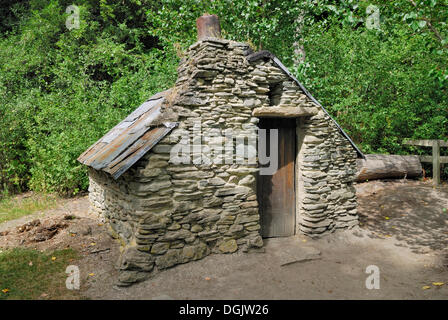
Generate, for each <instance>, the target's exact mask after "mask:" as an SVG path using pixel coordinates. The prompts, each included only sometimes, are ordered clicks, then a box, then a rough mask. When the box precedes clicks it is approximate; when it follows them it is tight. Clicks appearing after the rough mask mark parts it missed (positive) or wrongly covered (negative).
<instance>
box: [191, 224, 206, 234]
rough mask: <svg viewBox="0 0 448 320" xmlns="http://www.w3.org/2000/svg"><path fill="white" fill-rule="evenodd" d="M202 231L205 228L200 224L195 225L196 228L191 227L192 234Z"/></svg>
mask: <svg viewBox="0 0 448 320" xmlns="http://www.w3.org/2000/svg"><path fill="white" fill-rule="evenodd" d="M202 230H204V228H202V227H201V226H200V225H198V224H195V225H194V226H192V227H191V232H194V233H197V232H201V231H202Z"/></svg>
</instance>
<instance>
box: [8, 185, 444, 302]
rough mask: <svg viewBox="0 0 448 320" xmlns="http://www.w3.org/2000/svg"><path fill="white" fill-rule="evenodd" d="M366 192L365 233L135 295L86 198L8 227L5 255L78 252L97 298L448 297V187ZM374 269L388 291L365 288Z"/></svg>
mask: <svg viewBox="0 0 448 320" xmlns="http://www.w3.org/2000/svg"><path fill="white" fill-rule="evenodd" d="M357 191H358V202H359V207H358V211H359V215H360V226H359V227H356V228H353V229H351V230H347V231H338V232H335V233H333V234H331V235H328V236H325V237H323V238H321V239H317V240H315V239H310V238H308V237H306V236H303V235H298V236H295V237H289V238H275V239H274V238H273V239H265V252H264V253H251V254H243V253H241V254H240V253H235V254H230V255H224V254H222V255H210V256H208V257H206V258H205V259H202V260H199V261H194V262H190V263H187V264H183V265H178V266H176V267H174V268H171V269H168V270H166V271H163V272H160V273H158V274H155V275H154V276H152V277H151V278H150V279H149V280H147V281H145V282H142V283H139V284H136V285H133V286H131V287H128V288H119V287H116V286H115V281H116V279H117V271H116V270H115V268H114V264H115V262H116V260H117V257H118V255H119V247H118V244H117V243H116V242H115V240H112V239H111V238H110V237H109V236H108V235H107V233H106V231H105V230H106V229H105V226H104V225H103V223H102V221H101V220H100V219H99V218H98V217H96V216H92V215H90V214H89V213H88V199H87V197H79V198H76V199H71V200H64V201H63V202H61V204H60V206H59V207H57V208H56V209H52V210H49V211H46V212H42V213H38V214H34V215H31V216H27V217H24V218H21V219H17V220H14V221H9V222H6V223H4V224H1V225H0V235H1V234H3V236H0V248H7V247H14V246H27V247H31V248H36V249H38V250H45V249H50V250H52V249H60V248H65V247H73V248H75V249H77V250H78V251H79V252H81V259H80V260H79V261H77V262H76V264H77V265H78V266H79V267H80V270H81V281H82V284H81V291H82V295H83V296H84V297H86V298H89V299H447V298H448V250H447V249H448V246H447V244H448V225H447V224H448V212H447V208H448V186H447V185H443V186H442V187H440V188H433V187H432V186H431V184H430V183H429V182H420V181H411V180H395V181H372V182H367V183H362V184H358V186H357ZM36 219H39V223H37V222H36ZM33 221H34V222H33ZM29 222H33V223H32V224H30V225H28V227H27V226H26V224H27V223H29ZM24 225H25V228H23V226H24ZM20 227H22V229H25V230H22V229H19V228H20ZM54 230H57V231H56V232H55V231H54ZM46 238H48V239H46ZM370 265H375V266H377V267H378V268H379V271H380V289H367V288H366V279H367V277H368V276H369V274H367V273H366V268H367V267H368V266H370ZM434 283H436V285H434ZM442 283H443V284H442ZM423 288H425V289H423Z"/></svg>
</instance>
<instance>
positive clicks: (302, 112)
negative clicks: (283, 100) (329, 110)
mask: <svg viewBox="0 0 448 320" xmlns="http://www.w3.org/2000/svg"><path fill="white" fill-rule="evenodd" d="M318 112H319V109H318V108H317V107H260V108H255V109H254V110H253V111H252V115H253V116H254V117H273V118H297V117H305V116H313V115H315V114H317V113H318Z"/></svg>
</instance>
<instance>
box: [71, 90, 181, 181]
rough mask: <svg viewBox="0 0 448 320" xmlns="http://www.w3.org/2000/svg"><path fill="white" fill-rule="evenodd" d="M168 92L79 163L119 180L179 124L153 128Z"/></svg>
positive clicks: (132, 116)
mask: <svg viewBox="0 0 448 320" xmlns="http://www.w3.org/2000/svg"><path fill="white" fill-rule="evenodd" d="M168 93H169V90H167V91H164V92H160V93H158V94H156V95H154V96H152V97H151V98H149V99H148V100H147V101H145V102H144V103H143V104H142V105H141V106H140V107H138V108H137V109H135V110H134V111H133V112H132V113H131V114H130V115H129V116H127V117H126V118H125V119H124V120H123V121H121V122H120V123H119V124H117V125H116V126H115V127H114V128H112V129H111V130H110V131H109V132H108V133H107V134H106V135H104V136H103V137H102V138H101V139H100V140H98V141H97V142H96V143H95V144H93V145H92V146H91V147H90V148H88V149H87V150H86V151H85V152H84V153H83V154H81V155H80V156H79V158H78V161H79V162H81V163H83V164H85V165H87V166H89V167H92V168H94V169H96V170H102V171H105V172H108V173H110V174H111V175H112V177H114V179H117V178H118V177H120V176H121V175H122V174H123V173H124V172H125V171H126V170H127V169H129V168H130V167H131V166H132V165H133V164H134V163H136V162H137V161H138V160H139V159H140V158H141V157H143V156H144V155H145V154H146V153H147V152H148V151H149V150H151V148H152V147H153V146H155V145H156V144H157V142H159V141H160V140H161V139H163V137H165V136H166V135H167V134H168V133H169V132H170V131H171V130H172V129H173V128H174V127H175V126H176V125H177V123H175V122H164V123H163V124H162V125H157V126H155V125H152V124H153V123H154V120H155V119H158V118H159V116H160V115H161V107H162V104H163V102H164V101H165V96H167V94H168Z"/></svg>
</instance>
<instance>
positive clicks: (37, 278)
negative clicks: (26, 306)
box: [0, 248, 80, 300]
mask: <svg viewBox="0 0 448 320" xmlns="http://www.w3.org/2000/svg"><path fill="white" fill-rule="evenodd" d="M77 256H78V255H77V252H76V251H74V250H73V249H64V250H56V251H54V252H51V253H46V252H40V251H38V250H33V249H23V248H14V249H9V250H3V251H0V300H24V299H79V298H80V294H79V291H77V290H68V289H67V288H66V285H65V281H66V279H67V274H66V273H65V269H66V268H67V266H68V265H70V264H73V261H74V260H75V259H76V258H77Z"/></svg>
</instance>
